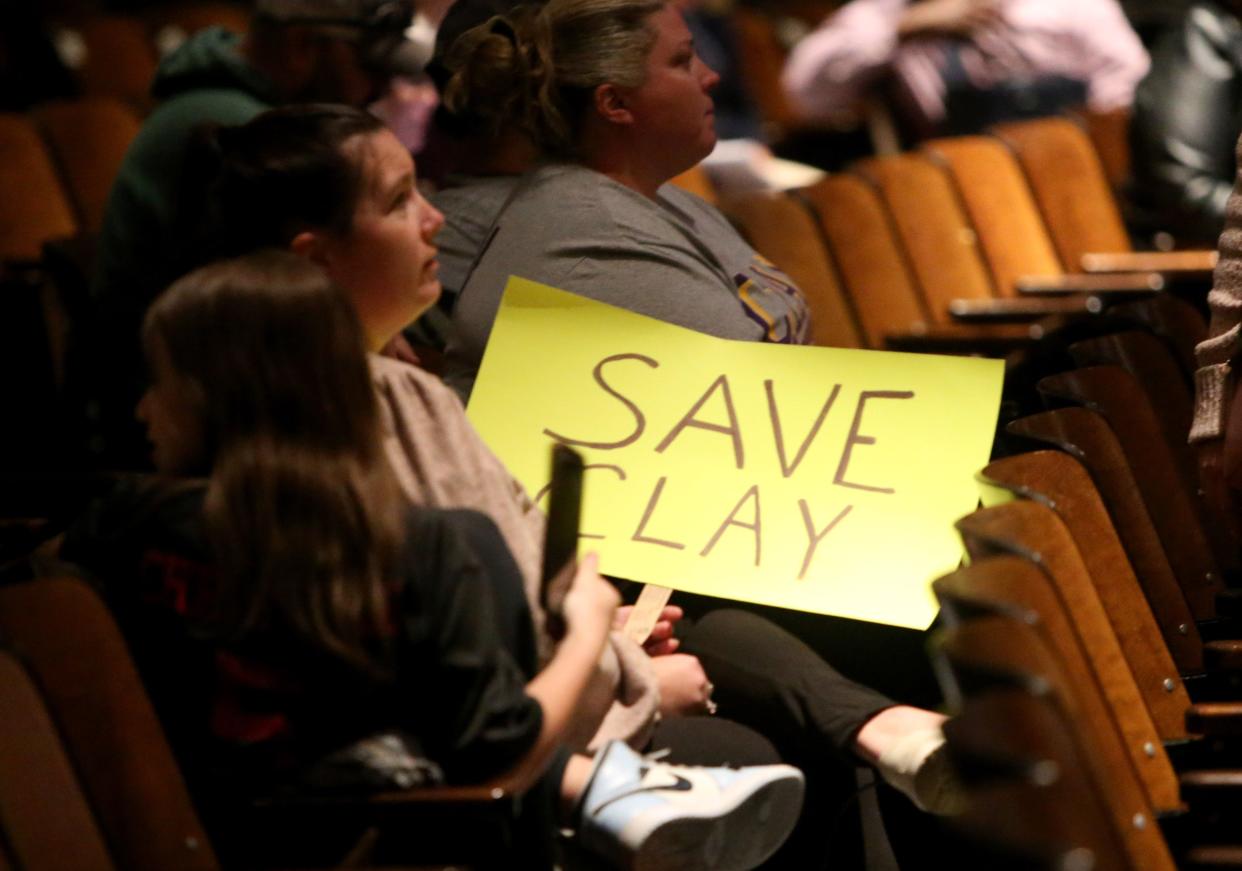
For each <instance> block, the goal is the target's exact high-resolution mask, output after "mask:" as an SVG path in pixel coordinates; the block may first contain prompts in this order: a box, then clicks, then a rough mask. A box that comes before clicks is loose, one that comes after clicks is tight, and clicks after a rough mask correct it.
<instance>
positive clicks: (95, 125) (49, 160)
mask: <svg viewBox="0 0 1242 871" xmlns="http://www.w3.org/2000/svg"><path fill="white" fill-rule="evenodd" d="M140 124H141V120H140V117H139V115H138V113H137V112H136V111H135V110H133V109H131V108H130V107H129V106H127V105H126V104H125V103H122V102H121V101H119V100H116V99H114V98H110V97H84V98H81V99H75V100H57V101H53V102H49V103H45V104H43V105H40V106H37V107H35V108H34V109H31V110H30V111H29V112H26V113H24V114H18V113H4V114H0V203H3V205H0V261H2V262H5V263H12V262H14V261H18V262H21V261H26V262H33V261H37V260H39V258H40V257H41V256H42V254H43V245H44V244H45V243H47V242H50V241H53V240H58V239H64V238H69V237H72V236H76V235H78V234H80V233H94V232H97V231H98V230H99V226H100V224H101V223H102V221H103V214H104V208H105V207H106V205H107V200H108V191H109V190H110V188H111V186H112V180H113V178H114V177H115V176H116V171H117V169H118V167H119V166H120V164H121V159H122V158H123V157H124V156H125V150H126V149H127V148H128V147H129V144H130V142H131V140H132V139H133V138H134V136H135V135H136V134H137V132H138V128H139V126H140Z"/></svg>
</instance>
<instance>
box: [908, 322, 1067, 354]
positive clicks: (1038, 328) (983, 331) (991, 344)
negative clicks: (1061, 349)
mask: <svg viewBox="0 0 1242 871" xmlns="http://www.w3.org/2000/svg"><path fill="white" fill-rule="evenodd" d="M1044 332H1045V331H1044V327H1043V326H1042V325H1041V324H1040V323H1038V322H1029V323H966V324H945V325H942V326H923V325H919V326H918V327H916V328H913V329H911V330H910V331H909V332H905V333H889V334H888V335H886V336H885V337H884V346H885V347H886V348H889V349H890V350H894V351H913V352H921V353H928V354H936V353H941V354H951V353H955V352H963V351H968V352H969V351H979V352H983V351H1010V350H1016V349H1019V348H1025V347H1028V346H1029V345H1031V344H1033V343H1034V342H1037V341H1039V340H1040V339H1041V338H1043V336H1044Z"/></svg>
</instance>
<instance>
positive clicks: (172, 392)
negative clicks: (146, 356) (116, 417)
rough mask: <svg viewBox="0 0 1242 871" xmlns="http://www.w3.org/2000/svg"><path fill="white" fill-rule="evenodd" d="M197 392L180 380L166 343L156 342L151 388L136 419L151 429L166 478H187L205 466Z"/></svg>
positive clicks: (153, 451)
mask: <svg viewBox="0 0 1242 871" xmlns="http://www.w3.org/2000/svg"><path fill="white" fill-rule="evenodd" d="M192 395H193V391H192V390H189V389H188V385H187V384H186V383H185V381H184V379H181V378H178V377H177V376H176V374H175V373H174V372H173V370H172V365H171V364H170V363H169V361H168V352H167V351H166V350H165V349H164V346H163V343H162V342H160V341H158V340H157V341H156V342H155V347H154V348H153V350H152V359H151V384H150V386H149V387H148V388H147V392H146V393H144V394H143V395H142V399H140V400H139V401H138V408H137V409H136V410H135V415H136V416H137V418H138V420H140V421H141V422H142V423H143V424H144V425H145V426H146V428H147V441H149V442H150V443H151V459H152V462H154V464H155V468H156V469H158V470H159V471H160V472H163V473H164V474H166V475H184V474H190V473H192V472H194V471H196V470H198V469H199V468H200V467H201V466H202V463H203V453H204V445H203V427H202V421H201V420H199V416H198V414H197V413H196V412H195V410H194V406H193V402H192V399H191V397H192Z"/></svg>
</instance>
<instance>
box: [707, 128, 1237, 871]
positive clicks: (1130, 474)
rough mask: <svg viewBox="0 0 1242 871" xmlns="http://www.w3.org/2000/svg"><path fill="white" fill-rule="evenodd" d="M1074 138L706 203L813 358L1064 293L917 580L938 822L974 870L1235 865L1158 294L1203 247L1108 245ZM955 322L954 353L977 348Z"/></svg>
mask: <svg viewBox="0 0 1242 871" xmlns="http://www.w3.org/2000/svg"><path fill="white" fill-rule="evenodd" d="M1089 144H1090V143H1089V140H1088V139H1087V137H1086V136H1085V135H1084V134H1083V133H1082V131H1080V130H1079V129H1078V128H1076V127H1075V126H1074V125H1073V124H1072V123H1070V122H1067V121H1066V120H1064V119H1045V120H1041V121H1035V122H1023V123H1021V124H1015V125H1009V126H1007V127H1004V128H1001V129H999V130H997V131H995V135H994V136H992V137H970V138H965V139H955V140H942V141H935V142H929V143H927V144H926V145H925V146H924V147H923V148H921V149H920V150H919V151H918V152H915V153H910V154H903V155H899V156H895V157H885V158H874V159H870V160H867V161H864V162H862V163H861V164H859V165H857V166H855V167H854V168H853V169H852V171H851V172H850V173H848V174H842V175H838V176H835V177H831V178H829V179H827V180H825V181H823V182H821V183H819V184H818V185H816V186H815V187H814V188H811V189H807V190H805V191H799V192H795V194H793V195H773V194H764V195H748V196H745V197H741V198H736V199H725V200H724V201H723V202H722V206H723V207H724V208H725V210H726V211H727V212H729V213H730V214H731V215H733V217H734V218H735V220H736V221H737V222H738V223H739V225H740V226H741V227H742V228H743V229H744V230H745V231H746V232H748V234H749V235H750V237H751V238H752V240H753V241H754V242H755V244H756V245H757V247H759V249H760V250H761V251H762V252H764V253H766V254H768V256H770V257H772V259H774V260H776V261H778V262H781V263H783V264H787V266H788V268H789V269H790V271H791V272H794V273H795V276H796V277H797V279H798V280H799V281H800V282H801V283H804V284H805V286H806V287H807V288H808V291H809V292H810V293H811V295H812V299H813V301H814V305H815V307H816V311H817V314H819V315H820V316H821V317H827V318H832V319H837V320H840V321H843V323H844V325H842V323H832V324H829V325H827V326H826V327H825V328H824V329H825V330H826V332H825V333H823V334H821V336H820V338H821V339H827V340H829V341H833V342H834V343H837V344H845V345H852V346H855V347H907V348H908V347H916V346H918V344H919V343H918V341H917V339H916V337H917V336H918V334H919V333H920V332H925V333H926V335H927V337H928V338H931V339H934V340H935V341H939V340H940V336H941V334H940V330H942V329H944V328H945V327H947V326H949V325H954V324H961V322H962V321H966V320H970V319H974V318H977V317H980V316H983V317H988V318H992V317H996V316H999V315H1000V314H1001V313H1003V312H1007V313H1008V314H1015V313H1016V310H1023V311H1024V312H1028V313H1029V314H1032V315H1034V314H1037V313H1038V312H1039V311H1040V305H1031V302H1032V300H1033V301H1034V302H1037V303H1040V304H1042V303H1043V302H1045V301H1046V296H1045V294H1047V293H1049V292H1055V293H1058V294H1066V296H1063V297H1061V300H1062V303H1061V304H1060V306H1063V308H1064V310H1063V311H1062V312H1061V313H1060V316H1059V320H1058V322H1057V323H1056V326H1057V327H1058V328H1059V331H1060V332H1062V333H1068V335H1066V336H1065V339H1064V341H1063V342H1062V347H1063V351H1064V353H1062V354H1058V355H1054V356H1051V357H1049V356H1045V358H1044V359H1043V360H1042V365H1041V366H1040V367H1039V368H1038V369H1037V371H1036V375H1035V376H1034V377H1032V378H1031V379H1030V381H1029V382H1028V384H1027V385H1026V386H1029V387H1031V388H1033V391H1032V392H1033V396H1032V397H1028V398H1027V400H1028V401H1027V402H1026V403H1024V404H1023V405H1022V407H1021V409H1020V410H1019V411H1018V412H1017V413H1014V414H1011V415H1010V416H1009V419H1008V420H1007V423H1006V426H1005V427H1004V432H1003V433H1002V436H1003V438H1002V439H1000V440H999V441H998V451H997V455H998V457H999V458H998V459H996V460H995V461H994V462H993V463H991V464H990V465H989V466H988V467H987V468H986V469H984V470H982V472H981V473H980V479H981V481H982V482H984V483H985V484H986V485H988V487H989V492H990V493H991V495H992V499H991V500H989V501H992V502H995V503H996V504H993V505H992V506H991V507H988V508H984V509H981V510H979V511H977V512H975V513H973V514H971V515H969V516H967V517H965V518H963V519H962V520H961V521H960V522H959V523H958V529H959V532H960V534H961V536H962V539H963V542H964V544H965V546H966V548H967V550H968V552H969V554H970V557H971V564H970V565H969V566H967V567H965V568H962V569H960V570H959V571H957V572H954V573H953V574H951V575H948V576H946V577H944V578H941V579H940V580H939V581H937V583H936V585H935V591H936V594H937V596H938V599H939V601H940V603H941V607H942V615H943V620H944V623H945V624H946V626H947V628H946V629H945V630H944V631H942V632H941V633H940V634H939V637H938V640H937V643H936V645H935V654H934V655H935V657H936V659H937V663H938V671H939V673H940V674H941V675H942V678H943V683H944V688H945V692H946V697H947V698H948V699H949V700H950V702H951V704H952V706H953V708H954V713H956V714H958V715H959V716H958V717H957V718H956V719H955V720H954V721H953V722H952V723H951V725H950V727H949V729H948V733H949V739H950V746H951V748H952V750H953V752H954V758H955V759H956V760H957V762H958V764H959V767H960V769H961V771H962V773H963V776H964V778H965V780H966V783H967V787H968V792H969V794H970V797H971V801H970V804H969V809H968V810H967V812H966V813H965V814H964V815H963V817H962V818H961V820H960V824H961V825H962V827H963V828H964V829H965V830H966V831H968V832H969V833H971V834H972V836H973V837H974V838H975V839H976V840H977V841H978V842H979V844H980V845H982V846H983V847H984V848H985V849H987V850H989V851H991V852H992V853H993V854H994V855H995V860H996V867H1022V868H1049V869H1051V868H1067V867H1083V868H1087V867H1090V868H1097V869H1099V868H1106V869H1111V868H1118V869H1172V868H1175V867H1177V868H1201V867H1217V868H1219V867H1242V847H1239V846H1237V845H1238V842H1239V838H1238V835H1237V832H1238V822H1239V813H1240V812H1242V802H1239V793H1238V791H1237V790H1238V788H1239V786H1240V785H1242V754H1240V753H1239V750H1240V749H1242V745H1240V744H1239V742H1238V739H1239V736H1242V677H1240V674H1242V672H1240V669H1242V623H1238V622H1237V617H1238V616H1239V615H1240V614H1242V609H1240V608H1239V607H1238V604H1237V603H1238V602H1239V597H1238V595H1237V593H1238V589H1237V587H1236V586H1234V585H1236V584H1237V582H1238V579H1239V574H1238V542H1237V540H1236V538H1235V537H1234V535H1233V534H1232V531H1231V529H1230V528H1229V526H1228V524H1227V523H1225V522H1223V520H1222V518H1220V517H1218V516H1216V515H1214V514H1213V512H1212V511H1211V510H1210V509H1209V507H1208V505H1207V503H1206V502H1205V500H1204V496H1203V493H1202V492H1201V491H1200V489H1199V484H1198V477H1197V472H1196V464H1195V457H1194V454H1193V453H1192V449H1191V448H1190V447H1189V446H1188V445H1187V443H1186V434H1187V432H1188V430H1189V424H1190V417H1191V406H1192V396H1193V387H1192V383H1193V382H1192V373H1193V370H1194V366H1195V364H1194V357H1193V347H1194V344H1195V343H1196V341H1198V340H1199V339H1201V338H1202V337H1203V335H1204V333H1205V323H1204V321H1203V318H1202V314H1201V312H1200V311H1198V310H1196V307H1195V306H1194V305H1192V304H1190V303H1189V302H1187V301H1186V300H1185V299H1181V298H1179V297H1178V296H1177V295H1175V293H1174V290H1178V291H1181V290H1183V289H1185V288H1187V287H1190V288H1192V290H1187V291H1186V294H1185V295H1186V297H1187V298H1188V299H1193V300H1196V301H1197V302H1198V303H1199V304H1200V305H1201V303H1202V293H1203V289H1204V287H1205V280H1206V278H1207V276H1208V274H1209V272H1210V268H1211V266H1212V264H1213V263H1214V259H1215V258H1214V254H1213V253H1212V252H1174V253H1171V254H1167V255H1166V254H1145V253H1134V252H1132V251H1130V247H1129V240H1128V238H1127V237H1126V235H1125V233H1124V231H1123V229H1122V227H1121V222H1120V219H1119V215H1118V209H1117V206H1116V203H1115V201H1114V200H1113V196H1112V192H1111V189H1110V186H1109V185H1108V183H1107V179H1106V178H1105V176H1104V174H1103V172H1102V170H1101V168H1100V164H1099V161H1098V159H1097V158H1096V156H1095V155H1094V154H1093V153H1092V152H1091V150H1090V148H1089ZM798 249H800V250H801V257H800V258H799V257H798V256H797V255H798ZM1070 294H1077V295H1070ZM1083 294H1085V295H1083ZM1119 297H1120V298H1124V299H1126V300H1127V302H1126V303H1125V304H1124V305H1118V304H1117V303H1116V302H1114V300H1115V299H1117V298H1119ZM959 300H966V301H967V302H960V301H959ZM1044 324H1045V327H1049V328H1050V327H1051V325H1050V324H1048V322H1044ZM974 330H975V327H973V326H964V325H957V326H955V327H954V330H953V332H955V333H958V334H959V335H960V337H961V339H962V343H961V345H960V347H959V349H971V348H972V347H973V348H975V349H982V350H993V351H994V350H996V349H997V346H995V345H991V346H989V343H988V342H987V341H986V340H985V334H984V333H983V332H980V333H979V334H978V335H977V336H976V337H975V338H973V339H971V338H968V337H969V335H970V333H972V332H973V331H974ZM1037 334H1038V335H1039V336H1041V338H1039V339H1036V338H1035V336H1036V335H1037ZM1015 338H1017V339H1019V340H1021V334H1020V333H1016V334H1015ZM1052 340H1053V334H1051V333H1049V332H1048V330H1047V329H1045V328H1044V327H1041V329H1040V330H1038V331H1036V332H1032V333H1030V334H1029V335H1028V336H1027V337H1026V341H1028V342H1030V345H1031V346H1034V347H1045V348H1046V346H1047V345H1048V343H1049V342H1050V341H1052ZM1010 374H1011V378H1010V379H1008V380H1009V382H1010V383H1009V384H1008V385H1007V387H1008V388H1010V389H1012V388H1013V386H1014V385H1013V383H1012V382H1013V380H1014V379H1013V378H1012V375H1013V370H1011V373H1010ZM1032 400H1033V401H1032ZM1036 404H1037V405H1038V406H1039V407H1041V408H1042V410H1036V409H1035V408H1034V407H1032V406H1033V405H1036Z"/></svg>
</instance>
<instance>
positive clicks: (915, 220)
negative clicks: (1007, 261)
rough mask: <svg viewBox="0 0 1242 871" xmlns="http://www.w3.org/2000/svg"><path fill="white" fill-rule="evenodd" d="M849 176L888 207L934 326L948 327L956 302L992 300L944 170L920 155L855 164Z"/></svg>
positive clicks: (989, 285)
mask: <svg viewBox="0 0 1242 871" xmlns="http://www.w3.org/2000/svg"><path fill="white" fill-rule="evenodd" d="M851 171H852V172H854V173H856V174H858V175H860V176H862V177H863V178H864V179H867V180H868V181H870V182H871V183H872V184H873V185H875V188H876V190H877V191H879V193H880V197H881V198H882V199H883V201H884V203H885V205H886V206H887V207H888V212H889V214H890V215H891V216H892V220H893V227H894V229H895V231H896V235H897V238H898V239H899V240H900V242H901V246H902V248H903V249H904V250H905V252H906V255H907V256H908V257H909V262H910V267H911V270H912V271H913V273H914V277H915V280H916V281H917V286H918V287H919V288H920V289H921V290H922V293H923V299H924V304H925V306H926V309H927V312H928V314H929V315H930V316H931V317H932V318H934V319H935V322H936V323H944V322H946V321H947V319H948V311H949V304H950V303H951V302H952V301H953V300H955V299H990V298H992V297H993V296H995V286H994V285H993V283H992V277H991V273H989V271H988V266H987V263H986V262H985V261H984V259H983V252H982V251H981V249H980V248H979V241H978V236H977V235H976V233H975V231H974V229H973V228H972V227H971V225H970V219H969V218H968V217H967V215H966V212H965V211H964V210H963V207H962V203H961V200H960V199H959V197H958V195H957V193H956V191H955V190H954V189H953V184H952V181H951V180H950V179H949V177H948V175H946V174H945V172H944V170H943V168H941V167H939V166H937V165H935V164H934V163H932V162H931V161H930V160H928V159H927V158H926V157H925V156H923V155H920V154H898V155H893V156H891V157H876V158H870V159H867V160H863V161H860V162H858V163H856V164H854V165H853V167H852V168H851Z"/></svg>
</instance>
